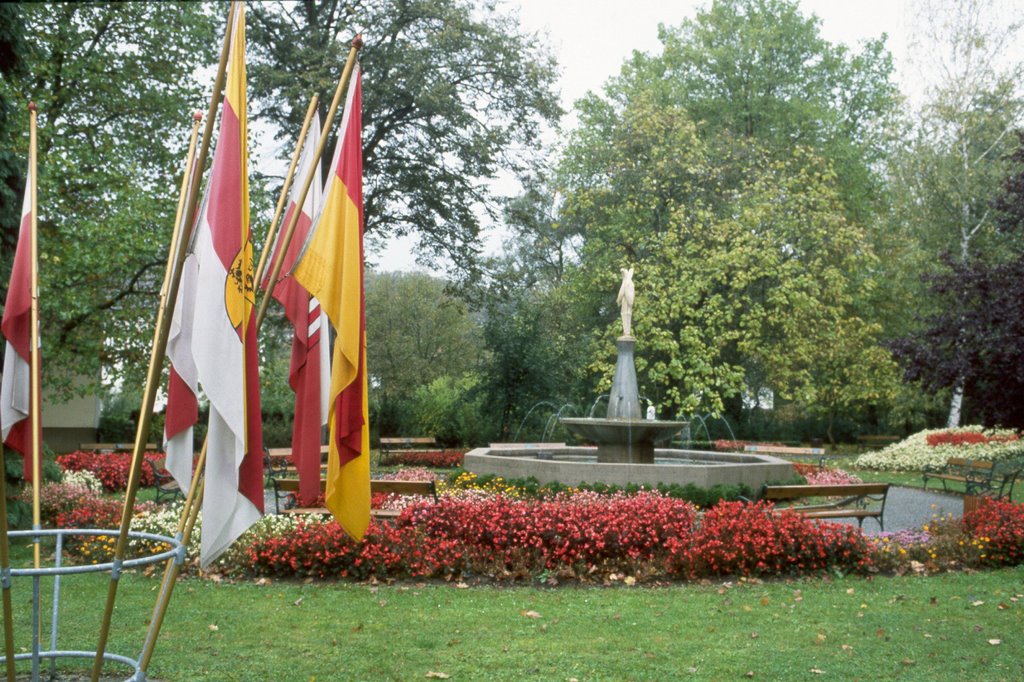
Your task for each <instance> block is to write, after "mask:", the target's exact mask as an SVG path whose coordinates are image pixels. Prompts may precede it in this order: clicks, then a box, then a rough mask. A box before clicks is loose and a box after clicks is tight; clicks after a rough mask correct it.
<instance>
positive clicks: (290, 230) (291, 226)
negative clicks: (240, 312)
mask: <svg viewBox="0 0 1024 682" xmlns="http://www.w3.org/2000/svg"><path fill="white" fill-rule="evenodd" d="M362 47H363V37H362V36H361V35H358V36H356V37H355V38H353V39H352V47H351V48H350V49H349V51H348V59H347V60H345V69H344V70H343V71H342V72H341V78H340V79H338V87H337V89H335V91H334V99H333V100H331V108H330V109H329V110H328V111H327V119H326V120H325V121H324V127H323V130H322V131H321V132H320V141H319V142H318V143H317V146H316V153H315V154H314V155H313V159H314V160H315V159H319V158H320V157H321V156H323V153H324V147H326V146H327V137H328V135H329V134H330V132H331V124H332V123H334V116H335V114H337V112H338V103H339V102H340V101H341V97H342V94H343V93H344V92H345V87H346V86H347V85H348V80H349V78H350V77H351V76H352V69H353V67H355V63H356V56H357V55H358V54H359V50H361V49H362ZM316 174H317V173H316V163H315V162H314V163H313V165H312V166H311V167H310V169H309V173H307V174H306V179H305V180H304V181H303V183H302V190H301V191H300V192H299V196H298V198H297V199H296V201H295V205H296V206H300V207H301V206H302V205H303V204H304V203H305V202H306V195H307V194H309V188H310V187H311V186H312V185H313V180H314V178H315V179H316V181H317V182H319V181H320V178H316ZM300 213H301V211H295V212H294V213H292V217H291V220H289V221H288V226H287V228H285V231H284V232H282V233H281V237H280V238H279V239H278V242H279V244H278V249H277V251H276V253H275V254H274V265H273V267H272V268H271V270H270V282H277V278H278V276H279V275H280V274H281V267H282V265H283V263H284V254H285V252H286V251H288V245H289V244H290V243H291V241H292V235H294V234H295V226H296V225H297V224H298V222H299V214H300ZM270 291H271V290H270V289H268V290H267V293H266V294H265V295H264V296H263V299H262V300H261V301H260V308H259V310H258V311H257V313H256V331H257V332H258V331H259V329H260V325H261V324H262V323H263V318H264V317H266V315H267V306H269V305H270V299H271V298H272V297H271V296H270Z"/></svg>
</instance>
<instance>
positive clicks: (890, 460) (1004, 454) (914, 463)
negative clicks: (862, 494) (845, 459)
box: [854, 426, 1024, 471]
mask: <svg viewBox="0 0 1024 682" xmlns="http://www.w3.org/2000/svg"><path fill="white" fill-rule="evenodd" d="M933 433H981V434H984V435H985V436H987V437H989V438H992V437H996V438H1013V437H1015V436H1016V435H1017V433H1016V432H1015V431H1013V430H1012V429H986V428H983V427H981V426H962V427H960V428H956V429H932V430H926V431H920V432H918V433H915V434H914V435H913V436H910V437H909V438H907V439H905V440H902V441H900V442H899V443H893V444H892V445H890V446H888V447H886V448H885V449H882V450H878V451H877V452H869V453H866V454H863V455H861V456H860V457H858V458H857V459H856V460H855V461H854V465H855V466H857V467H860V468H863V469H878V470H881V471H921V470H922V469H923V468H924V467H925V466H928V465H935V466H941V465H943V464H945V463H946V460H947V459H949V458H950V457H963V458H966V459H979V460H986V461H992V462H999V461H1002V460H1004V459H1008V458H1011V457H1014V456H1020V455H1021V454H1024V441H1020V440H1013V441H1008V442H998V443H976V444H970V445H934V446H933V445H928V441H927V438H928V436H929V435H931V434H933Z"/></svg>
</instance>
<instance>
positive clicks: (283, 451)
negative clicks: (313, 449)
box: [263, 445, 331, 483]
mask: <svg viewBox="0 0 1024 682" xmlns="http://www.w3.org/2000/svg"><path fill="white" fill-rule="evenodd" d="M330 447H331V446H329V445H321V446H320V458H321V461H324V458H326V457H327V453H328V451H329V450H330ZM263 470H264V471H265V472H266V475H267V482H268V483H270V482H271V481H272V480H273V479H274V478H276V477H279V476H289V475H290V476H293V477H294V476H297V475H298V471H297V469H296V468H295V465H294V464H292V449H291V448H263Z"/></svg>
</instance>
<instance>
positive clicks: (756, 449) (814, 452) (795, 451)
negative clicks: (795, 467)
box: [743, 444, 828, 469]
mask: <svg viewBox="0 0 1024 682" xmlns="http://www.w3.org/2000/svg"><path fill="white" fill-rule="evenodd" d="M743 451H744V452H752V453H755V454H756V453H760V454H765V455H785V456H787V457H815V458H817V460H818V468H819V469H824V468H825V458H826V457H828V453H826V452H825V448H791V447H788V446H785V445H756V444H755V445H746V446H744V447H743Z"/></svg>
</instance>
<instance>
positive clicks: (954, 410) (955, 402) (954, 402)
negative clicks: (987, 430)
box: [946, 379, 964, 429]
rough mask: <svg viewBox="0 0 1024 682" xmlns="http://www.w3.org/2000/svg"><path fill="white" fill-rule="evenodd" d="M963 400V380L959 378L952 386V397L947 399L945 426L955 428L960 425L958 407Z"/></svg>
mask: <svg viewBox="0 0 1024 682" xmlns="http://www.w3.org/2000/svg"><path fill="white" fill-rule="evenodd" d="M963 402H964V382H963V379H960V380H958V381H957V382H956V385H955V386H953V398H952V399H951V400H950V401H949V419H947V420H946V428H948V429H955V428H956V427H958V426H960V407H961V405H963Z"/></svg>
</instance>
